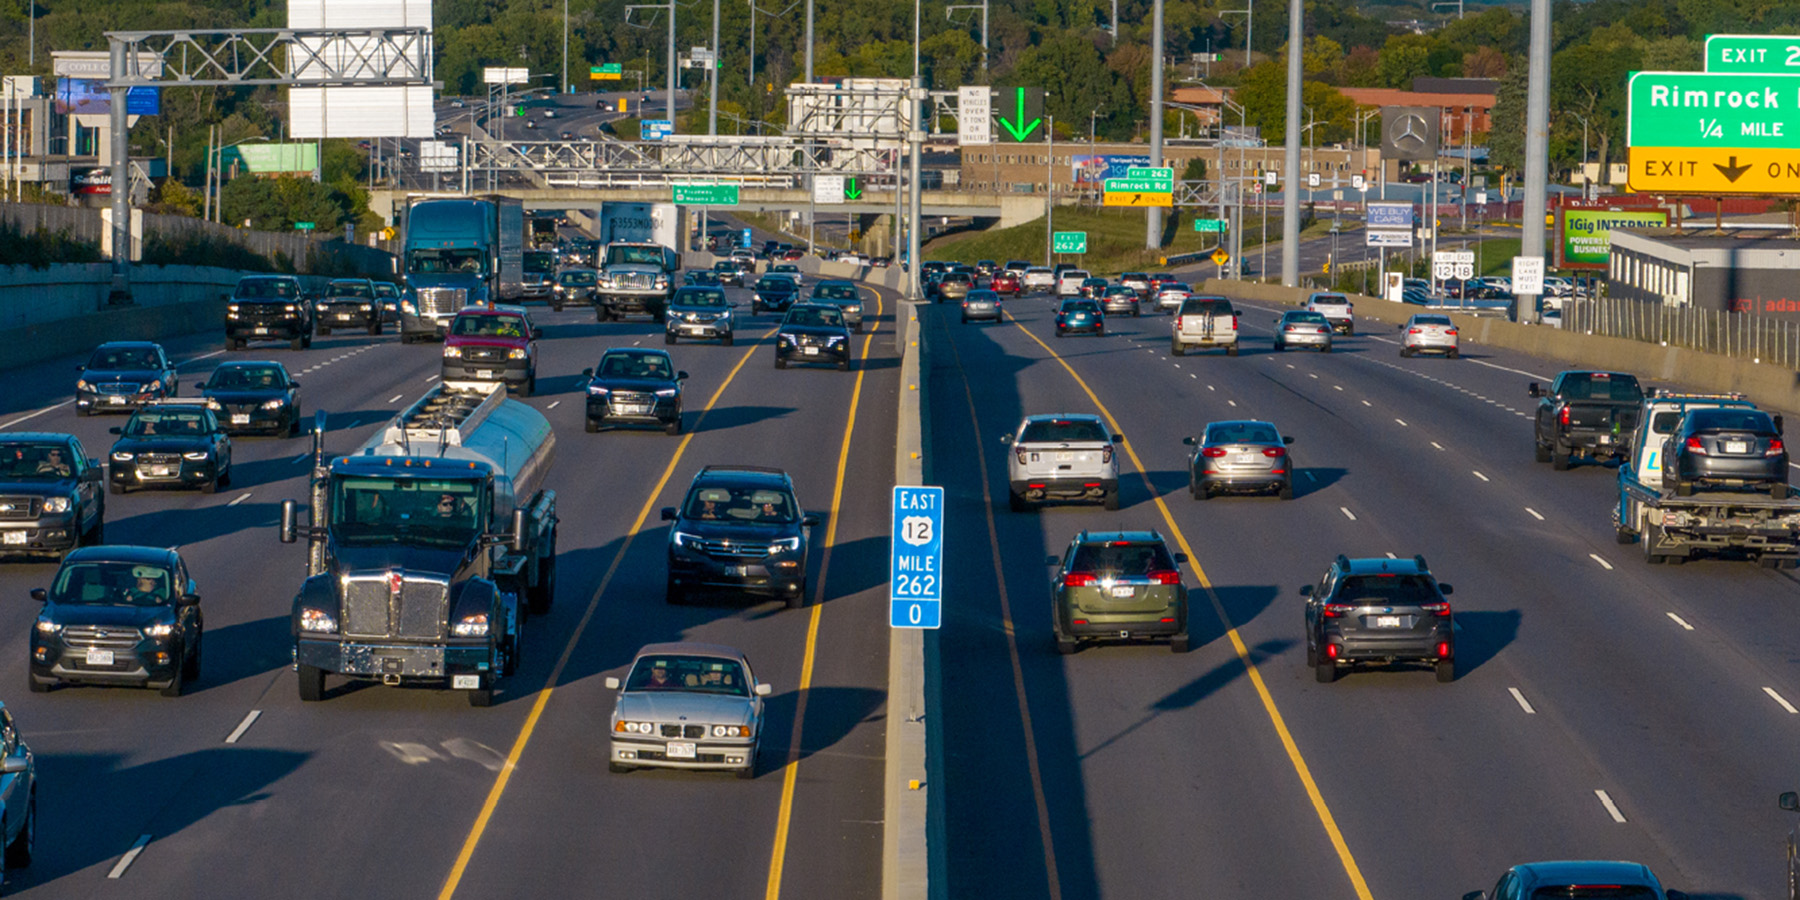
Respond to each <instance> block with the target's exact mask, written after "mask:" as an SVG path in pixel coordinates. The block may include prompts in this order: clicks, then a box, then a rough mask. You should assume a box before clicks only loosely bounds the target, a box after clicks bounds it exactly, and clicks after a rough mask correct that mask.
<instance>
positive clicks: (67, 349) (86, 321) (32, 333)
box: [0, 279, 235, 381]
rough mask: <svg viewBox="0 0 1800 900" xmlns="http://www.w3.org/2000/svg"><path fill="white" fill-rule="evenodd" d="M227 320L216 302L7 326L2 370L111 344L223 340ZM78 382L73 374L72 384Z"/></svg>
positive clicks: (0, 346)
mask: <svg viewBox="0 0 1800 900" xmlns="http://www.w3.org/2000/svg"><path fill="white" fill-rule="evenodd" d="M234 280H235V279H234ZM228 290H229V288H228ZM224 322H225V301H224V300H221V299H217V298H215V299H212V300H196V301H192V302H188V303H168V304H163V305H160V306H135V307H127V308H124V309H114V310H107V311H105V312H96V313H89V314H87V315H85V316H78V317H76V318H72V319H62V320H59V321H54V322H39V323H36V324H32V325H25V326H21V327H17V328H7V329H3V330H0V369H12V368H14V367H17V366H24V365H29V364H31V363H38V362H43V361H44V360H47V359H55V358H57V357H59V356H73V355H79V354H83V353H86V352H87V351H89V350H92V349H93V348H94V347H95V346H97V345H99V344H102V343H105V342H107V341H120V340H145V341H153V340H157V339H160V338H165V337H172V336H174V335H178V334H191V333H194V332H197V331H208V330H217V331H219V333H220V335H221V338H220V340H221V341H222V340H223V339H224V338H223V334H224V331H223V328H224ZM221 346H222V345H221ZM73 378H74V376H73V374H71V375H70V379H71V381H72V380H73Z"/></svg>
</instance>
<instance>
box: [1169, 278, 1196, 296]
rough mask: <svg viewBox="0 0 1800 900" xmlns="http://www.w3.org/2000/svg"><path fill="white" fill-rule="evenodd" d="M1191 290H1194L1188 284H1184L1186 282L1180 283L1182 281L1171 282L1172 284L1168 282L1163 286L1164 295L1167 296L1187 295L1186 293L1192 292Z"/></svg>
mask: <svg viewBox="0 0 1800 900" xmlns="http://www.w3.org/2000/svg"><path fill="white" fill-rule="evenodd" d="M1190 290H1192V288H1189V287H1188V286H1187V284H1185V283H1184V282H1180V281H1170V282H1166V283H1164V284H1163V286H1162V291H1163V293H1165V294H1169V293H1182V294H1185V293H1187V292H1188V291H1190Z"/></svg>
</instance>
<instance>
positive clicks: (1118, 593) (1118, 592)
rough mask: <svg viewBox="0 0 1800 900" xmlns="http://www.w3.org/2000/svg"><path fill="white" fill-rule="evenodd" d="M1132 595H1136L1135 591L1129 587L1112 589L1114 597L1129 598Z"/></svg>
mask: <svg viewBox="0 0 1800 900" xmlns="http://www.w3.org/2000/svg"><path fill="white" fill-rule="evenodd" d="M1134 593H1136V590H1135V589H1134V588H1132V587H1131V585H1124V586H1121V587H1115V588H1113V589H1112V595H1113V596H1114V597H1129V596H1131V595H1132V594H1134Z"/></svg>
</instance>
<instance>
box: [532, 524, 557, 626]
mask: <svg viewBox="0 0 1800 900" xmlns="http://www.w3.org/2000/svg"><path fill="white" fill-rule="evenodd" d="M551 546H555V544H554V542H552V544H551ZM555 603H556V556H555V555H554V554H552V555H551V557H550V558H549V560H548V561H543V560H540V561H539V562H538V583H537V590H535V591H533V592H532V595H531V604H530V606H531V614H532V615H534V616H541V615H544V614H545V613H548V612H549V611H550V607H551V606H552V605H554V604H555Z"/></svg>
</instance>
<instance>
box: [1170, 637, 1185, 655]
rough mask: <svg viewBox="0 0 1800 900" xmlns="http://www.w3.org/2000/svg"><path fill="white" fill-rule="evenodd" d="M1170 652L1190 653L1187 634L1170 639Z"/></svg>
mask: <svg viewBox="0 0 1800 900" xmlns="http://www.w3.org/2000/svg"><path fill="white" fill-rule="evenodd" d="M1169 652H1170V653H1186V652H1188V636H1187V635H1185V634H1178V635H1176V636H1174V637H1172V638H1169Z"/></svg>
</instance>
